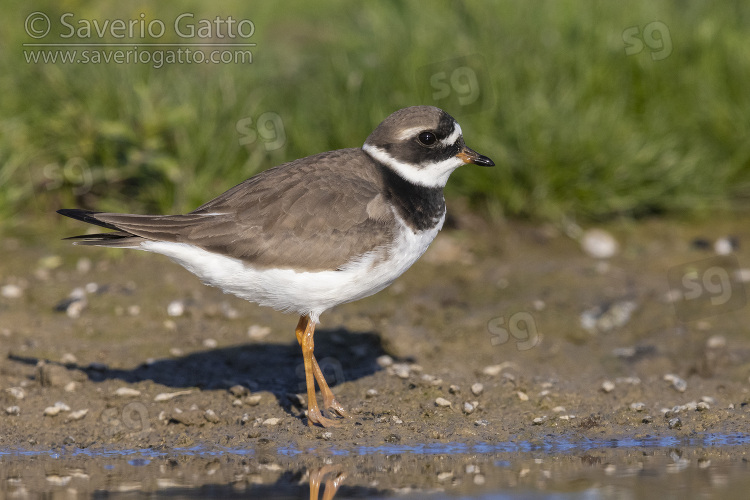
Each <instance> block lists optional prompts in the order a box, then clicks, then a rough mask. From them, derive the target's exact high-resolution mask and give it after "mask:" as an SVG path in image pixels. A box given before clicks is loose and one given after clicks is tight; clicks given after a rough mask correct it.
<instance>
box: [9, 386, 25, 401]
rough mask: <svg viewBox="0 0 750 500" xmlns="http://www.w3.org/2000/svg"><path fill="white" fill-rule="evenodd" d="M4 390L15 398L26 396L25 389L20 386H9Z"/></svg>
mask: <svg viewBox="0 0 750 500" xmlns="http://www.w3.org/2000/svg"><path fill="white" fill-rule="evenodd" d="M5 392H7V393H8V394H10V395H11V396H13V397H14V398H16V399H23V398H25V397H26V391H24V390H23V389H22V388H20V387H9V388H8V389H5Z"/></svg>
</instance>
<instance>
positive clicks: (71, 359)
mask: <svg viewBox="0 0 750 500" xmlns="http://www.w3.org/2000/svg"><path fill="white" fill-rule="evenodd" d="M60 363H62V364H64V365H75V364H76V363H78V358H76V357H75V356H74V355H73V354H71V353H69V352H66V353H65V354H63V355H62V358H60Z"/></svg>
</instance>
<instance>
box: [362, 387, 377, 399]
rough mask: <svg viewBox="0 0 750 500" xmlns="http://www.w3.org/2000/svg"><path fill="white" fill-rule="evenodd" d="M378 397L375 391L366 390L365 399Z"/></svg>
mask: <svg viewBox="0 0 750 500" xmlns="http://www.w3.org/2000/svg"><path fill="white" fill-rule="evenodd" d="M377 395H378V391H377V389H367V392H365V397H366V398H367V399H370V398H374V397H375V396H377Z"/></svg>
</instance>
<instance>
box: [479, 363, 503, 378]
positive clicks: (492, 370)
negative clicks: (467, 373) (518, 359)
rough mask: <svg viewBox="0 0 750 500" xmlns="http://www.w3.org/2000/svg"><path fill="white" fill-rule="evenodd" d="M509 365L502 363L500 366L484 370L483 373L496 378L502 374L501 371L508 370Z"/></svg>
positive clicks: (486, 367)
mask: <svg viewBox="0 0 750 500" xmlns="http://www.w3.org/2000/svg"><path fill="white" fill-rule="evenodd" d="M507 367H508V364H507V363H501V364H499V365H489V366H485V367H484V368H482V373H483V374H484V375H488V376H490V377H495V376H497V375H499V374H500V372H501V371H503V368H507Z"/></svg>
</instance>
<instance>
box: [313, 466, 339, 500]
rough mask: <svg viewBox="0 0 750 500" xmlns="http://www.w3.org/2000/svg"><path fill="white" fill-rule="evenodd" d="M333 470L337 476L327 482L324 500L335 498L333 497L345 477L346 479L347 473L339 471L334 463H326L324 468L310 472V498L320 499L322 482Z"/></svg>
mask: <svg viewBox="0 0 750 500" xmlns="http://www.w3.org/2000/svg"><path fill="white" fill-rule="evenodd" d="M331 472H335V473H336V477H335V478H333V479H328V480H327V481H326V482H325V485H326V486H325V489H324V490H323V500H333V497H334V496H335V495H336V491H337V490H338V489H339V486H341V483H343V482H344V479H346V473H345V472H339V471H338V468H336V467H334V466H333V465H326V466H324V467H323V468H322V469H319V470H316V471H314V472H312V473H310V500H318V494H319V491H320V483H321V482H323V479H324V478H325V476H326V475H328V474H330V473H331Z"/></svg>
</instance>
